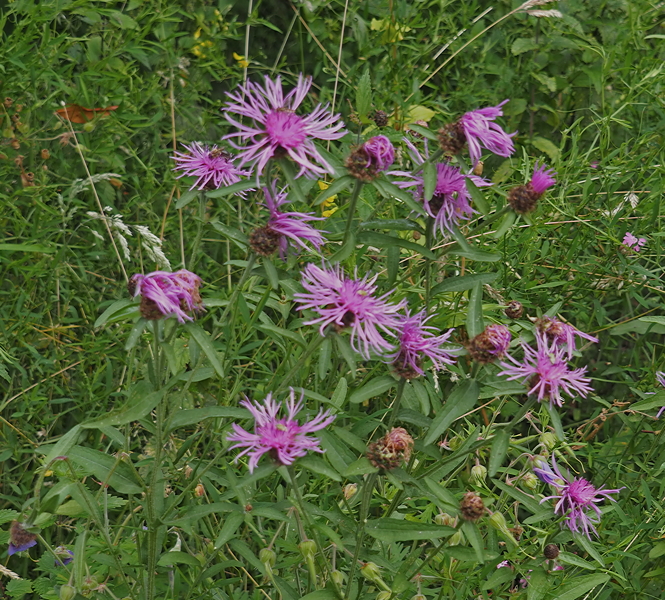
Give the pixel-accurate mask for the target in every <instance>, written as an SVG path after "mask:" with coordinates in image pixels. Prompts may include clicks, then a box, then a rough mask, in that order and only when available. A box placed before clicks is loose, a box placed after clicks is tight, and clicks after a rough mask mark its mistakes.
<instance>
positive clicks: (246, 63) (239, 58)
mask: <svg viewBox="0 0 665 600" xmlns="http://www.w3.org/2000/svg"><path fill="white" fill-rule="evenodd" d="M233 58H235V59H236V60H237V61H238V65H240V66H241V67H242V68H243V69H246V68H247V67H249V61H248V60H247V59H246V58H245V57H244V56H241V55H240V54H236V53H235V52H234V53H233Z"/></svg>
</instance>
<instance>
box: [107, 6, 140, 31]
mask: <svg viewBox="0 0 665 600" xmlns="http://www.w3.org/2000/svg"><path fill="white" fill-rule="evenodd" d="M109 16H110V17H111V19H113V20H114V21H115V22H116V23H117V24H118V25H119V26H120V29H138V26H139V24H138V23H137V22H136V21H135V20H134V19H132V18H131V17H130V16H129V15H126V14H125V13H122V12H120V11H119V10H110V11H109Z"/></svg>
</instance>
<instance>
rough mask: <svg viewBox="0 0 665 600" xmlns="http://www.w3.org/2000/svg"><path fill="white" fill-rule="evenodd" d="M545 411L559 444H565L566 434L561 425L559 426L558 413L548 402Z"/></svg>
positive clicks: (559, 418)
mask: <svg viewBox="0 0 665 600" xmlns="http://www.w3.org/2000/svg"><path fill="white" fill-rule="evenodd" d="M545 410H547V412H548V414H549V415H550V420H551V421H552V426H553V427H554V433H556V437H557V438H558V440H559V441H560V442H565V441H566V434H565V433H564V431H563V425H562V424H561V417H560V416H559V411H558V410H557V409H556V408H554V406H552V404H550V403H549V402H546V403H545Z"/></svg>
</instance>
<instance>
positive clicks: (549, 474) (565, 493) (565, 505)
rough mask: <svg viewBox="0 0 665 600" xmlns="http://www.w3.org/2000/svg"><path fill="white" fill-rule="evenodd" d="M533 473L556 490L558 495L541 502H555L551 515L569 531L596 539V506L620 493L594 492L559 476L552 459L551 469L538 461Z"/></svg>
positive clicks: (577, 481)
mask: <svg viewBox="0 0 665 600" xmlns="http://www.w3.org/2000/svg"><path fill="white" fill-rule="evenodd" d="M534 473H535V474H536V475H538V477H539V478H540V479H541V480H542V481H544V482H545V483H547V484H549V485H551V486H552V487H554V488H556V491H557V492H558V493H557V494H554V495H552V496H548V497H547V498H543V499H542V500H541V502H545V501H546V500H551V499H556V500H558V502H557V503H556V505H555V507H554V512H555V513H556V514H558V515H562V516H565V519H566V525H567V526H568V528H569V529H570V530H571V531H573V532H575V533H584V535H586V536H587V537H588V538H591V532H593V533H595V534H596V535H598V532H597V531H596V528H595V525H597V524H598V523H599V522H600V515H601V511H600V509H599V508H598V506H597V505H598V503H600V502H602V501H603V499H605V498H607V499H608V500H612V501H613V502H614V501H615V500H614V498H611V497H610V496H609V494H618V493H619V492H620V491H621V489H623V488H620V489H618V490H606V489H604V488H602V487H601V488H596V487H594V486H593V484H591V483H589V482H588V481H587V480H586V479H583V478H581V477H574V478H573V477H570V476H567V477H566V476H564V475H563V473H561V470H560V469H559V467H558V465H557V464H556V460H555V458H554V456H552V467H550V466H549V465H548V464H547V463H544V462H542V461H539V467H536V468H534Z"/></svg>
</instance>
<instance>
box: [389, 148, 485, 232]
mask: <svg viewBox="0 0 665 600" xmlns="http://www.w3.org/2000/svg"><path fill="white" fill-rule="evenodd" d="M404 143H405V144H406V146H407V148H408V154H409V156H410V157H411V159H412V160H413V162H414V163H415V164H416V165H421V164H423V163H424V162H425V159H424V158H423V157H422V155H421V154H420V152H418V150H417V148H416V147H415V146H414V145H413V144H412V143H411V142H410V141H409V140H407V139H404ZM426 154H427V152H426ZM388 175H397V176H401V177H409V178H410V179H411V181H396V182H395V185H397V186H398V187H401V188H404V189H408V188H415V189H414V190H412V192H413V196H414V198H415V199H416V200H417V201H420V202H423V204H424V206H425V211H426V212H427V214H428V215H429V216H430V217H432V218H433V219H434V224H435V226H436V228H437V229H438V230H439V231H440V232H441V235H442V236H443V237H448V235H449V234H450V232H452V231H453V229H454V228H455V227H456V226H457V225H458V224H459V222H460V221H461V220H463V219H468V218H469V217H470V216H471V215H472V214H473V213H474V212H475V211H474V210H473V209H472V208H471V195H470V194H469V191H468V189H467V187H466V180H467V178H468V179H471V181H473V183H474V184H475V185H476V186H478V187H487V186H490V185H492V184H491V183H490V182H489V181H486V180H485V179H483V178H482V177H478V176H477V175H465V174H463V173H462V172H461V171H460V169H458V168H457V167H455V166H453V165H451V164H449V163H437V165H436V175H437V177H436V187H435V188H434V194H433V195H432V198H431V199H430V200H425V198H424V189H425V184H424V179H423V173H422V170H421V171H420V172H418V173H417V174H416V175H414V174H412V173H409V172H407V171H390V172H389V173H388Z"/></svg>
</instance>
